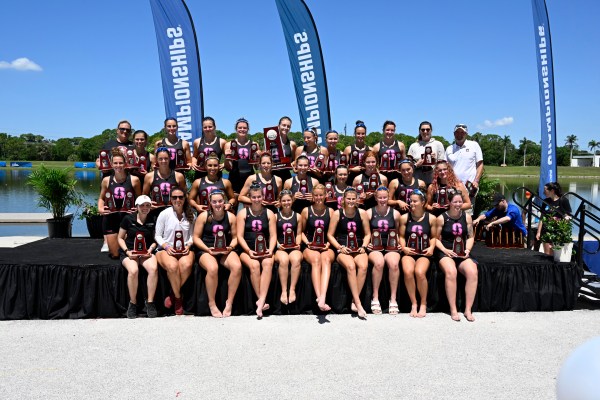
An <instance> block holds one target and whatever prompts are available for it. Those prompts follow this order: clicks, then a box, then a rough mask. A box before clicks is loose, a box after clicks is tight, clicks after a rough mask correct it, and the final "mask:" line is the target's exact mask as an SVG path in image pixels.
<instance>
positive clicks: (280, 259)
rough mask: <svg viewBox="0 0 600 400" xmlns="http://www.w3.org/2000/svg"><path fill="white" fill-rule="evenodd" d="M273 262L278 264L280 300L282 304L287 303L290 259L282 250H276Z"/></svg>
mask: <svg viewBox="0 0 600 400" xmlns="http://www.w3.org/2000/svg"><path fill="white" fill-rule="evenodd" d="M275 262H277V263H278V264H279V268H278V272H279V283H280V284H281V297H280V300H281V302H282V303H283V304H287V303H288V293H287V282H288V276H289V274H288V267H289V264H290V258H289V256H288V253H287V252H285V251H283V250H278V251H277V252H276V253H275Z"/></svg>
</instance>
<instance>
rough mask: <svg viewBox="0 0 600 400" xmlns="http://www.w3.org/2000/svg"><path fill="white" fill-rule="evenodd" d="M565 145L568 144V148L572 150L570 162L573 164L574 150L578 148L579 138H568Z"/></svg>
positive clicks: (570, 136)
mask: <svg viewBox="0 0 600 400" xmlns="http://www.w3.org/2000/svg"><path fill="white" fill-rule="evenodd" d="M565 143H566V144H567V147H568V148H569V149H570V150H571V154H570V156H569V161H570V164H573V148H576V147H577V136H575V135H569V136H567V139H565Z"/></svg>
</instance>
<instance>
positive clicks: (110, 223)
mask: <svg viewBox="0 0 600 400" xmlns="http://www.w3.org/2000/svg"><path fill="white" fill-rule="evenodd" d="M111 155H112V166H113V171H114V173H113V175H108V176H106V177H104V178H103V179H102V183H101V186H100V197H99V198H98V211H99V212H100V214H102V215H103V218H102V231H103V233H104V237H105V239H106V243H107V246H108V253H109V257H111V258H114V259H116V258H119V243H118V240H117V235H118V234H119V225H120V224H121V221H122V220H123V218H125V216H126V215H127V213H128V212H130V211H131V210H123V211H119V212H111V211H110V209H107V208H106V207H105V206H107V204H106V202H105V199H106V195H107V193H110V197H112V199H113V201H115V200H121V201H125V196H126V195H127V194H130V193H132V192H133V196H134V198H136V197H138V196H139V195H140V194H141V191H142V189H141V184H140V180H139V179H138V178H137V176H131V175H130V174H129V173H128V172H127V170H126V169H125V156H124V155H123V153H121V151H120V150H119V149H117V148H115V149H113V150H112V153H111Z"/></svg>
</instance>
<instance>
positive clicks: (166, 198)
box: [143, 147, 187, 217]
mask: <svg viewBox="0 0 600 400" xmlns="http://www.w3.org/2000/svg"><path fill="white" fill-rule="evenodd" d="M170 160H171V156H170V153H169V149H167V148H166V147H159V148H158V149H157V150H156V162H157V164H158V168H156V169H155V170H154V171H152V172H149V173H148V174H146V177H145V178H144V192H143V193H144V194H145V195H146V196H149V197H150V198H151V199H152V203H153V204H152V215H153V216H154V217H157V216H158V214H159V213H160V211H162V209H163V208H165V207H167V206H168V205H169V204H171V200H170V196H171V188H172V187H176V186H178V187H181V188H184V187H187V186H186V182H185V177H184V176H183V174H182V173H181V172H178V171H175V170H173V169H171V167H170ZM158 198H160V200H161V201H159V202H157V201H156V200H157V199H158Z"/></svg>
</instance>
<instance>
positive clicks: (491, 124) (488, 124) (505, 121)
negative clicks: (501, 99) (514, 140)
mask: <svg viewBox="0 0 600 400" xmlns="http://www.w3.org/2000/svg"><path fill="white" fill-rule="evenodd" d="M513 122H515V119H514V118H513V117H504V118H500V119H497V120H495V121H490V120H489V119H486V120H485V121H483V124H479V125H477V128H479V129H485V128H488V129H489V128H496V127H499V126H507V125H512V123H513Z"/></svg>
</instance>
